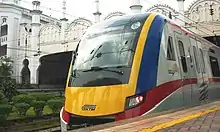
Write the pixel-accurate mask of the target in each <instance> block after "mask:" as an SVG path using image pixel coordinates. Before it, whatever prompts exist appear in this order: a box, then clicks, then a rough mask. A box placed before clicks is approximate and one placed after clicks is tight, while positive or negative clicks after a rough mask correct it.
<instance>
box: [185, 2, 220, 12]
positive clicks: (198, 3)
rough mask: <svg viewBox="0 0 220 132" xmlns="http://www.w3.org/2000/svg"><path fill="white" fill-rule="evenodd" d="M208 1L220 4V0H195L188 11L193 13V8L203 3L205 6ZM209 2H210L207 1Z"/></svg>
mask: <svg viewBox="0 0 220 132" xmlns="http://www.w3.org/2000/svg"><path fill="white" fill-rule="evenodd" d="M208 1H211V2H212V4H213V3H214V4H216V3H217V4H220V1H219V0H196V1H195V2H193V3H192V4H191V5H190V6H189V7H188V10H187V12H189V13H191V12H192V10H193V9H195V8H196V7H197V6H199V5H202V6H203V7H204V6H205V3H207V2H208ZM207 4H208V3H207Z"/></svg>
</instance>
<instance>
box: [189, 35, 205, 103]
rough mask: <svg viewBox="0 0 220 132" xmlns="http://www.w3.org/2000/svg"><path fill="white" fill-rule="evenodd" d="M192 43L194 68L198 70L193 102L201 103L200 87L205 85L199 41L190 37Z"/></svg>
mask: <svg viewBox="0 0 220 132" xmlns="http://www.w3.org/2000/svg"><path fill="white" fill-rule="evenodd" d="M190 44H191V52H192V60H193V64H194V68H195V71H196V76H195V80H196V82H197V83H195V84H194V85H193V91H192V97H193V98H192V102H193V104H198V103H200V100H201V98H200V89H199V87H200V86H202V85H203V82H204V81H203V75H202V73H201V64H200V61H199V51H198V47H199V46H198V44H199V43H198V42H197V40H196V39H194V38H192V37H190Z"/></svg>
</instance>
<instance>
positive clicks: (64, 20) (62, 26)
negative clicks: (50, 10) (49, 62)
mask: <svg viewBox="0 0 220 132" xmlns="http://www.w3.org/2000/svg"><path fill="white" fill-rule="evenodd" d="M62 9H63V16H62V17H63V18H62V19H60V20H61V40H62V44H65V43H66V40H65V31H66V28H67V21H68V19H67V18H66V0H63V7H62Z"/></svg>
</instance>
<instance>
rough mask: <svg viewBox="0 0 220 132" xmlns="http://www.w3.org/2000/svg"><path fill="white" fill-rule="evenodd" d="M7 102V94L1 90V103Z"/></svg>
mask: <svg viewBox="0 0 220 132" xmlns="http://www.w3.org/2000/svg"><path fill="white" fill-rule="evenodd" d="M7 102H8V100H7V98H5V95H4V94H3V93H2V92H1V91H0V104H6V103H7Z"/></svg>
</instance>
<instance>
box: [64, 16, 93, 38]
mask: <svg viewBox="0 0 220 132" xmlns="http://www.w3.org/2000/svg"><path fill="white" fill-rule="evenodd" d="M91 25H92V22H91V21H90V20H88V19H85V18H78V19H75V20H74V21H73V22H72V23H71V24H70V25H69V26H68V29H67V32H66V37H67V40H77V39H79V38H80V37H81V36H82V35H83V34H84V32H85V30H86V29H87V28H88V27H90V26H91Z"/></svg>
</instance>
